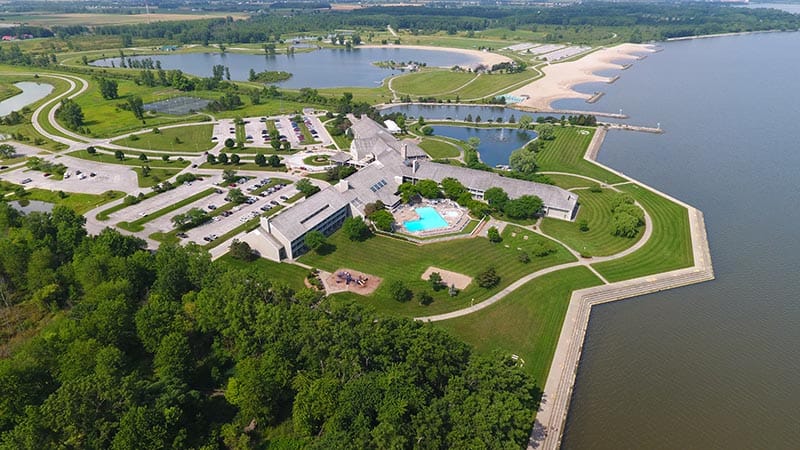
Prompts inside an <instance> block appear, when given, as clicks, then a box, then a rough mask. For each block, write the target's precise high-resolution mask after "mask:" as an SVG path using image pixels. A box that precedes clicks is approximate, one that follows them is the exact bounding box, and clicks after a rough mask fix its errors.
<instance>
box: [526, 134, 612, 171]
mask: <svg viewBox="0 0 800 450" xmlns="http://www.w3.org/2000/svg"><path fill="white" fill-rule="evenodd" d="M554 128H555V129H554V132H555V136H556V138H555V140H552V141H542V143H543V144H544V149H542V150H541V151H539V153H538V155H537V159H536V161H537V163H538V164H539V170H540V171H542V172H567V173H576V174H580V175H584V176H587V177H590V178H594V179H596V180H599V181H602V182H604V183H621V182H623V181H626V180H625V179H624V178H622V177H620V176H619V175H616V174H614V173H612V172H609V171H608V170H606V169H603V168H602V167H600V166H598V165H597V164H594V163H592V162H591V161H587V160H585V159H583V155H584V154H585V153H586V149H587V148H588V147H589V142H591V141H592V136H594V132H595V130H594V129H593V128H575V127H561V126H559V125H556V126H555V127H554ZM585 131H588V133H587V134H581V132H585Z"/></svg>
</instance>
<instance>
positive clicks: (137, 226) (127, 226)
mask: <svg viewBox="0 0 800 450" xmlns="http://www.w3.org/2000/svg"><path fill="white" fill-rule="evenodd" d="M215 190H216V189H215V188H208V189H206V190H204V191H200V192H198V193H196V194H194V195H192V196H190V197H186V198H184V199H183V200H181V201H179V202H176V203H173V204H171V205H169V206H167V207H166V208H161V209H159V210H158V211H153V212H152V213H150V214H148V215H146V216H144V217H141V218H139V219H136V220H134V221H133V222H120V223H118V224H117V226H118V227H120V228H122V229H123V230H128V231H131V232H134V233H136V232H139V231H142V230H144V224H146V223H147V222H150V221H152V220H155V219H158V218H159V217H161V216H164V215H166V214H169V213H171V212H172V211H175V210H176V209H179V208H182V207H184V206H186V205H189V204H191V203H194V202H196V201H198V200H200V199H201V198H205V197H208V196H209V195H211V194H213V193H214V191H215Z"/></svg>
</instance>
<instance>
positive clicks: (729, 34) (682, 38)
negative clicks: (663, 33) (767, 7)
mask: <svg viewBox="0 0 800 450" xmlns="http://www.w3.org/2000/svg"><path fill="white" fill-rule="evenodd" d="M792 31H797V30H792ZM782 32H783V30H761V31H738V32H736V33H721V34H701V35H698V36H682V37H675V38H668V39H667V40H666V42H675V41H693V40H695V39H709V38H716V37H728V36H746V35H748V34H763V33H782Z"/></svg>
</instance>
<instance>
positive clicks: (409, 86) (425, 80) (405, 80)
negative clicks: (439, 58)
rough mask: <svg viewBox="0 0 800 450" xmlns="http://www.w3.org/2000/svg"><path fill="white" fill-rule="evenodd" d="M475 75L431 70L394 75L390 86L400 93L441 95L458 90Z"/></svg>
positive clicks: (475, 76)
mask: <svg viewBox="0 0 800 450" xmlns="http://www.w3.org/2000/svg"><path fill="white" fill-rule="evenodd" d="M477 77H478V75H476V74H474V73H470V72H453V71H449V70H432V71H425V72H418V73H409V74H407V75H401V76H399V77H396V78H395V79H393V80H392V88H394V90H395V91H397V92H398V93H400V94H409V95H416V96H427V95H432V96H441V95H447V94H449V93H451V92H452V91H456V90H458V89H459V88H461V87H462V86H463V85H464V84H466V83H468V82H470V81H472V80H474V79H475V78H477Z"/></svg>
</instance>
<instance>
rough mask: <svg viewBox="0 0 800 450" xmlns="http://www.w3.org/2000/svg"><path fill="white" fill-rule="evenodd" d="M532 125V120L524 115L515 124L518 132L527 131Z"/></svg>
mask: <svg viewBox="0 0 800 450" xmlns="http://www.w3.org/2000/svg"><path fill="white" fill-rule="evenodd" d="M532 124H533V118H532V117H531V116H529V115H527V114H525V115H523V116H522V117H520V118H519V123H518V124H517V127H519V129H520V130H527V129H529V128H530V127H531V125H532Z"/></svg>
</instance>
